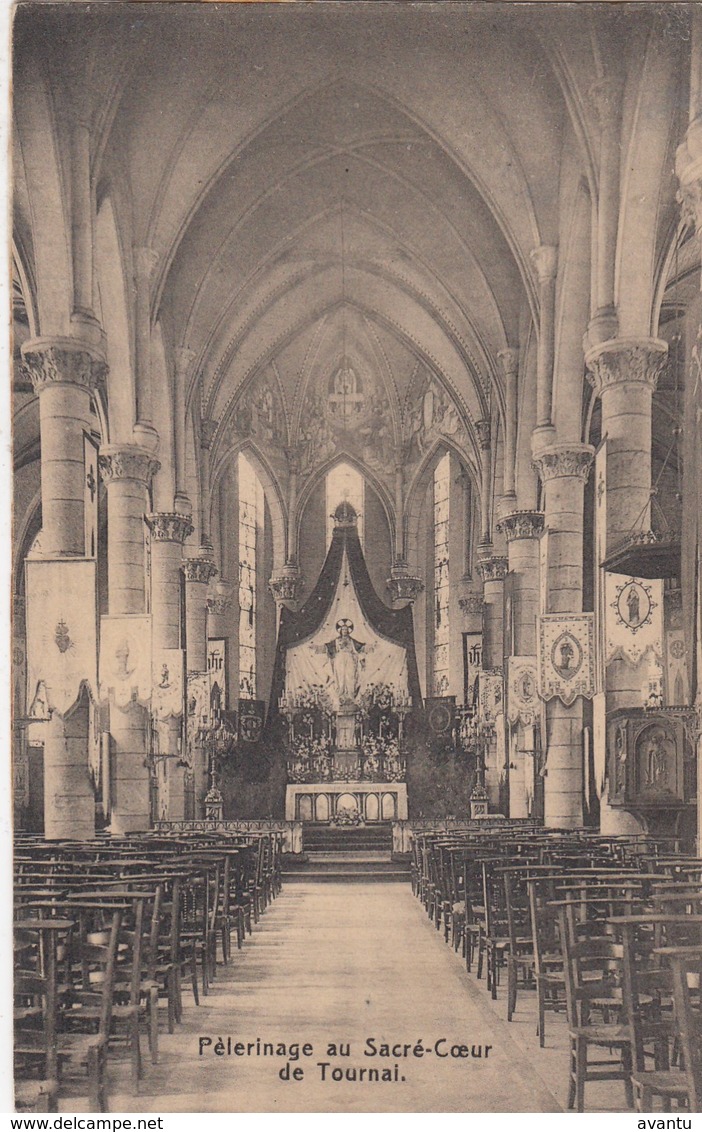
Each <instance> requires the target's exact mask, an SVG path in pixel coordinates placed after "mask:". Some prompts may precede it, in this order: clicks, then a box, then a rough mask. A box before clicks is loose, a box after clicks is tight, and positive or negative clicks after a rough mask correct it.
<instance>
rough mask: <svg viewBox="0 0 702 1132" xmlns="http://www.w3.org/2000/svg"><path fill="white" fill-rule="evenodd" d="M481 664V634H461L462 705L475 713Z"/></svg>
mask: <svg viewBox="0 0 702 1132" xmlns="http://www.w3.org/2000/svg"><path fill="white" fill-rule="evenodd" d="M482 662H483V634H482V633H464V634H463V703H464V704H465V706H466V707H467V708H470V709H471V710H473V711H475V710H476V709H477V706H478V694H479V693H478V688H479V674H480V669H481V667H482Z"/></svg>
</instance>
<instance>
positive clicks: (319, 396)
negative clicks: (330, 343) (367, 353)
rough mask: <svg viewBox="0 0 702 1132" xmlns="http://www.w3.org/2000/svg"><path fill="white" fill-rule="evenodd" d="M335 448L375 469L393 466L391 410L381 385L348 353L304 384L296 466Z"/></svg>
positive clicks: (305, 467)
mask: <svg viewBox="0 0 702 1132" xmlns="http://www.w3.org/2000/svg"><path fill="white" fill-rule="evenodd" d="M340 449H341V450H344V451H346V452H349V453H351V454H352V455H355V456H358V458H359V459H360V460H362V461H363V463H364V464H365V465H366V466H367V467H369V468H371V469H373V470H374V471H376V472H379V473H387V472H388V471H390V470H391V469H392V468H393V467H394V451H395V446H394V438H393V430H392V414H391V411H390V404H389V401H388V398H387V396H386V393H385V390H384V389H383V388H382V386H381V385H380V383H379V382H378V381H377V380H376V379H375V377H374V375H373V374H372V373H371V372H370V370H369V369H368V368H367V367H366V366H365V365H362V364H361V363H359V362H356V361H355V360H352V359H351V358H350V357H348V356H345V357H343V358H342V359H341V360H340V361H339V362H338V364H337V365H335V366H334V367H333V368H332V370H331V372H330V373H327V374H326V375H325V374H324V373H322V374H321V375H320V378H319V380H317V381H316V382H315V383H314V384H311V385H310V386H309V387H308V389H307V393H306V396H305V399H304V402H303V408H302V413H301V415H300V428H299V433H298V451H299V456H300V470H301V471H302V472H305V471H310V470H312V469H313V468H315V467H318V466H319V465H320V464H323V463H324V461H325V460H328V459H329V458H330V457H331V456H333V455H334V454H335V453H336V452H338V451H339V450H340Z"/></svg>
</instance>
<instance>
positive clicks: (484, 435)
mask: <svg viewBox="0 0 702 1132" xmlns="http://www.w3.org/2000/svg"><path fill="white" fill-rule="evenodd" d="M475 431H476V434H477V437H478V447H479V448H480V449H481V451H483V452H486V451H488V450H489V448H490V436H491V425H490V420H489V418H487V417H486V418H485V419H484V420H480V421H476V422H475Z"/></svg>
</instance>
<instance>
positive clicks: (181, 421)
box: [173, 346, 195, 515]
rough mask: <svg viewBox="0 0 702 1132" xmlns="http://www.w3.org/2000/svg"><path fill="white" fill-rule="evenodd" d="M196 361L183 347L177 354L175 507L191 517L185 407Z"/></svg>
mask: <svg viewBox="0 0 702 1132" xmlns="http://www.w3.org/2000/svg"><path fill="white" fill-rule="evenodd" d="M194 361H195V354H194V353H193V351H192V350H188V349H187V347H185V346H181V347H180V348H179V349H178V350H176V352H175V395H174V398H173V420H174V428H173V433H174V442H175V499H174V507H175V512H176V514H178V515H189V514H190V513H191V511H192V505H191V503H190V500H189V498H188V493H187V491H186V490H185V406H186V404H187V393H188V389H187V386H188V374H189V373H190V368H191V366H192V364H193V362H194Z"/></svg>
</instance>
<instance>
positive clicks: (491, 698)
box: [480, 672, 504, 723]
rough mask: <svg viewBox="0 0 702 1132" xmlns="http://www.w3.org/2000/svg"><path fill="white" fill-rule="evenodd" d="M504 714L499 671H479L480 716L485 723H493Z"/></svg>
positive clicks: (502, 689) (502, 691) (501, 681)
mask: <svg viewBox="0 0 702 1132" xmlns="http://www.w3.org/2000/svg"><path fill="white" fill-rule="evenodd" d="M503 714H504V686H503V680H502V673H501V672H481V673H480V716H481V719H483V720H484V722H485V723H494V722H495V720H496V719H497V717H498V715H503Z"/></svg>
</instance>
